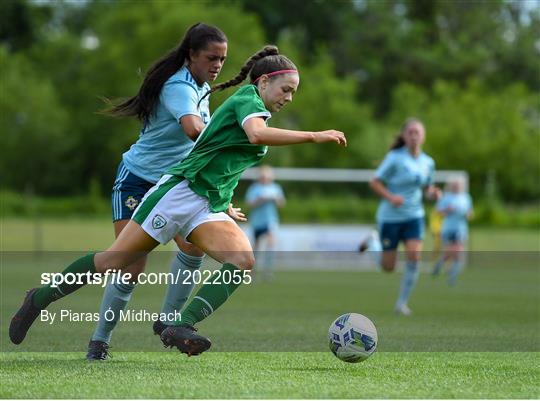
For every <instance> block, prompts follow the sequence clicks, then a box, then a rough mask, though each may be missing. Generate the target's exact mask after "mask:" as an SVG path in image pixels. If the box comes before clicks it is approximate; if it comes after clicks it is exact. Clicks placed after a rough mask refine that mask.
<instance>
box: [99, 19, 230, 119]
mask: <svg viewBox="0 0 540 401" xmlns="http://www.w3.org/2000/svg"><path fill="white" fill-rule="evenodd" d="M213 42H217V43H226V42H227V37H226V36H225V34H224V33H223V32H222V31H221V30H220V29H219V28H217V27H214V26H210V25H206V24H203V23H200V22H199V23H197V24H195V25H192V26H191V27H190V28H189V29H188V30H187V32H186V34H185V36H184V38H183V39H182V42H180V45H179V46H178V47H177V48H175V49H173V50H171V51H170V52H169V53H167V54H166V55H165V56H163V57H161V58H160V59H159V60H157V61H156V62H155V63H154V65H152V67H150V70H149V71H148V73H147V74H146V77H145V78H144V81H143V83H142V85H141V87H140V89H139V92H138V93H137V94H136V95H135V96H133V97H130V98H129V99H127V100H124V101H123V102H121V103H120V104H118V105H116V106H112V107H111V108H109V109H107V110H105V111H104V112H105V113H106V114H110V115H113V116H119V117H131V116H133V117H135V116H136V117H137V118H139V120H141V121H143V122H144V121H147V120H148V119H149V118H150V116H151V115H152V114H153V113H154V111H155V108H156V104H157V103H158V101H159V95H160V93H161V88H162V87H163V84H165V82H166V81H167V79H169V78H170V77H171V76H172V75H173V74H174V73H175V72H176V71H178V70H179V69H180V68H182V67H183V66H184V63H185V62H186V60H189V52H190V50H193V51H199V50H203V49H205V48H206V47H207V46H208V44H209V43H213ZM109 103H110V102H109Z"/></svg>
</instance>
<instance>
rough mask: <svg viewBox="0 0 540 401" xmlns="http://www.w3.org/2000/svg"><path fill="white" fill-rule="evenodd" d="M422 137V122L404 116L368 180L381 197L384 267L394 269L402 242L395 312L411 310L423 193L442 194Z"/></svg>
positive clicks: (429, 196)
mask: <svg viewBox="0 0 540 401" xmlns="http://www.w3.org/2000/svg"><path fill="white" fill-rule="evenodd" d="M424 140H425V128H424V124H423V123H422V122H421V121H420V120H418V119H415V118H410V119H408V120H406V121H405V123H404V124H403V125H402V127H401V131H400V133H399V135H398V136H397V138H396V140H395V142H394V144H393V145H392V146H391V150H390V152H388V153H387V155H386V156H385V158H384V160H383V161H382V162H381V164H380V165H379V167H378V168H377V171H376V172H375V177H374V178H373V179H372V180H371V182H370V186H371V188H372V189H373V191H374V192H375V193H376V194H377V195H379V196H380V197H381V198H382V201H381V203H380V205H379V208H378V210H377V224H378V226H379V236H380V240H381V245H382V249H383V252H382V255H381V260H380V264H381V266H382V268H383V270H384V271H387V272H392V271H394V269H395V267H396V261H397V248H398V244H399V242H400V241H401V242H403V243H404V244H405V251H406V262H405V272H404V274H403V278H402V280H401V287H400V291H399V296H398V299H397V301H396V304H395V312H396V313H398V314H401V315H410V314H411V310H410V308H409V306H408V301H409V297H410V295H411V292H412V290H413V288H414V286H415V284H416V281H417V280H418V274H419V266H418V265H419V262H420V253H421V251H422V245H423V238H424V224H425V223H424V215H425V212H424V208H423V205H422V196H425V197H426V198H427V199H430V200H436V199H438V198H439V197H440V195H441V192H440V190H439V189H438V188H436V187H435V186H433V185H432V182H433V174H434V171H435V163H434V161H433V159H432V158H431V157H429V156H428V155H426V154H425V153H424V152H422V144H423V143H424ZM368 239H369V238H368ZM362 245H363V244H362ZM362 245H361V248H362Z"/></svg>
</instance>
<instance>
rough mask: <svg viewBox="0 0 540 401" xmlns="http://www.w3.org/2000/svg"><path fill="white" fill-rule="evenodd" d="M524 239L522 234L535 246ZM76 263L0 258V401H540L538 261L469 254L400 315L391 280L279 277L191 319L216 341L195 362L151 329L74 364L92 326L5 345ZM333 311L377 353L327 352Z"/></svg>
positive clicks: (153, 267)
mask: <svg viewBox="0 0 540 401" xmlns="http://www.w3.org/2000/svg"><path fill="white" fill-rule="evenodd" d="M107 228H109V227H108V226H107ZM106 234H108V233H106ZM518 235H523V233H518V234H517V235H516V236H518ZM534 235H537V234H536V233H530V235H529V236H527V235H524V237H527V238H528V241H529V243H530V244H534V243H535V237H534ZM495 236H496V235H495ZM99 239H101V237H99ZM489 239H490V238H488V237H487V235H486V236H485V237H484V236H483V235H478V236H477V237H476V239H475V242H476V243H477V244H478V243H482V241H484V242H486V243H488V242H489ZM536 239H537V237H536ZM68 240H70V238H68ZM47 241H51V238H47ZM525 241H527V240H525ZM516 242H519V243H521V244H523V241H517V240H516ZM90 246H92V245H90ZM95 246H96V248H99V247H100V244H98V245H95ZM3 249H4V250H5V249H6V248H3ZM19 249H20V248H19ZM71 249H73V248H71ZM529 249H530V248H529ZM8 250H9V249H8ZM533 250H535V251H536V252H538V251H537V249H536V248H534V249H533ZM74 256H75V255H74V254H65V253H58V254H56V253H55V254H48V253H47V254H45V255H41V256H39V255H35V254H19V253H17V254H10V253H6V252H4V253H3V254H2V268H1V270H0V273H1V275H0V286H1V294H0V295H1V305H2V306H1V311H0V319H1V322H0V347H1V351H2V352H1V353H0V362H1V363H0V383H1V385H0V398H100V399H102V398H180V399H181V398H292V399H295V398H460V399H461V398H469V399H477V398H482V399H485V398H497V399H501V398H502V399H505V398H528V399H536V398H539V397H540V386H539V384H538V383H540V352H539V350H540V346H539V345H540V334H539V333H540V295H539V293H540V291H538V290H539V289H540V288H539V283H540V268H539V264H538V253H533V254H526V253H513V254H512V253H508V252H500V253H485V254H483V255H480V256H475V258H474V259H472V260H471V265H470V266H469V268H468V269H467V270H466V271H465V272H464V273H463V275H462V277H461V281H460V283H459V285H458V286H456V287H454V288H451V287H448V286H447V285H446V283H445V281H444V277H439V278H437V279H433V278H431V277H430V276H429V274H426V273H425V272H424V273H423V274H422V275H421V277H420V280H419V283H418V286H417V289H416V291H415V293H414V294H413V297H412V299H411V303H410V306H411V308H412V309H413V310H414V315H413V316H411V317H409V318H404V317H399V316H395V315H394V314H393V313H392V306H393V302H394V299H395V296H396V293H397V290H398V286H399V280H400V273H397V274H392V275H388V274H383V273H379V272H335V273H333V272H321V271H306V272H293V271H280V272H278V273H277V275H276V279H275V281H274V282H272V283H256V284H253V285H248V286H245V287H243V288H240V289H239V291H238V292H237V293H236V294H235V295H234V297H233V298H231V300H230V301H229V302H228V303H227V304H226V305H225V306H224V307H223V308H222V309H220V310H219V311H218V312H216V314H215V315H214V316H213V317H212V318H210V319H208V320H206V321H204V322H202V323H201V324H200V325H199V330H200V332H201V333H203V334H204V335H207V336H209V337H210V338H211V339H212V340H213V342H214V345H213V347H212V350H211V351H210V352H208V353H205V354H204V355H201V356H199V357H192V358H187V357H186V356H185V355H181V354H179V353H178V352H177V351H174V350H165V349H163V348H162V347H161V344H160V342H159V339H158V338H157V337H156V336H153V335H152V332H151V323H148V322H122V323H120V324H119V326H118V329H117V331H116V332H115V335H114V338H113V343H112V345H113V349H112V354H113V358H112V359H111V360H110V361H108V362H106V363H87V362H86V361H85V360H84V353H85V350H86V345H87V342H88V339H89V337H90V335H91V332H92V330H93V327H94V323H92V322H86V323H80V322H77V323H74V322H63V323H57V324H54V325H48V324H46V323H44V322H39V321H38V322H36V324H35V327H33V328H32V330H31V331H30V333H29V335H28V337H27V339H26V340H25V342H24V343H23V344H22V345H20V346H18V347H16V346H14V345H12V344H10V343H9V339H8V338H7V327H8V324H9V319H10V316H11V314H12V313H13V312H14V311H15V310H16V309H17V307H18V306H19V304H20V302H21V300H22V296H23V291H24V289H27V288H30V287H31V286H35V285H37V284H38V281H39V273H40V272H41V271H51V272H54V271H59V270H61V268H62V267H63V265H64V264H65V262H66V261H68V260H70V259H73V257H74ZM170 256H171V254H168V253H164V252H162V253H159V252H158V253H156V254H155V255H154V256H153V257H152V258H151V260H150V263H149V267H148V271H158V270H162V271H166V270H167V268H168V260H169V258H170ZM164 290H165V287H164V286H148V285H147V286H139V287H138V288H137V290H136V292H135V293H134V296H133V300H132V302H131V303H130V308H132V309H135V310H138V309H142V308H144V309H148V310H149V311H157V310H159V307H160V304H161V299H162V296H163V293H164ZM100 297H101V290H100V289H99V288H94V287H91V286H87V287H85V288H83V289H82V290H80V291H79V293H78V294H75V295H74V296H70V297H68V298H66V299H64V300H62V301H59V302H57V303H56V304H54V306H53V307H52V308H51V310H54V311H58V310H60V309H62V308H70V309H72V310H74V311H92V312H93V311H95V310H97V308H98V304H99V301H100ZM344 312H358V313H362V314H365V315H366V316H368V317H370V318H371V319H372V320H373V321H374V323H375V325H376V326H377V328H378V331H379V349H378V352H377V353H375V354H374V355H373V356H372V357H371V358H370V359H368V360H367V361H365V362H362V363H358V364H347V363H344V362H341V361H339V360H338V359H336V358H335V357H334V356H333V355H332V354H331V353H330V352H329V351H328V349H327V343H326V331H327V328H328V326H329V324H330V322H331V321H332V320H333V319H334V318H335V317H337V316H338V315H339V314H341V313H344ZM134 351H137V352H134Z"/></svg>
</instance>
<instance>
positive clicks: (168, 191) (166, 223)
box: [132, 174, 234, 244]
mask: <svg viewBox="0 0 540 401" xmlns="http://www.w3.org/2000/svg"><path fill="white" fill-rule="evenodd" d="M188 185H189V181H188V180H186V179H181V178H178V177H176V176H173V175H168V174H167V175H164V176H163V177H161V179H160V180H159V181H158V183H157V184H156V185H155V186H153V187H152V188H150V190H149V191H148V192H147V193H146V195H144V198H143V199H142V201H141V203H140V205H139V206H138V207H137V209H136V210H135V212H134V213H133V217H132V219H133V220H135V221H136V222H137V223H139V224H140V225H141V227H142V228H143V230H144V231H145V232H146V233H148V235H150V236H151V237H152V238H154V239H155V240H156V241H158V242H160V243H161V244H166V243H167V242H169V241H170V240H171V239H173V238H174V237H175V236H176V234H180V235H181V236H182V237H184V239H186V241H187V237H188V236H189V234H191V232H192V231H193V230H194V229H195V228H197V227H198V226H200V225H201V224H203V223H206V222H209V221H230V222H234V220H233V219H232V218H231V217H229V215H228V214H226V213H223V212H219V213H214V212H212V211H210V205H209V203H208V199H206V198H205V197H203V196H200V195H198V194H196V193H195V192H193V191H192V190H191V188H190V187H189V186H188Z"/></svg>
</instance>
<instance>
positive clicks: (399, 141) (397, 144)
mask: <svg viewBox="0 0 540 401" xmlns="http://www.w3.org/2000/svg"><path fill="white" fill-rule="evenodd" d="M414 123H418V124H421V125H422V126H423V125H424V123H423V122H422V121H421V120H420V119H418V118H415V117H409V118H407V119H406V120H405V122H404V123H403V124H401V128H400V130H399V134H398V135H397V136H396V137H395V139H394V142H392V145H390V150H394V149H399V148H402V147H403V146H405V139H403V134H404V133H405V131H407V128H409V125H411V124H414Z"/></svg>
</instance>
